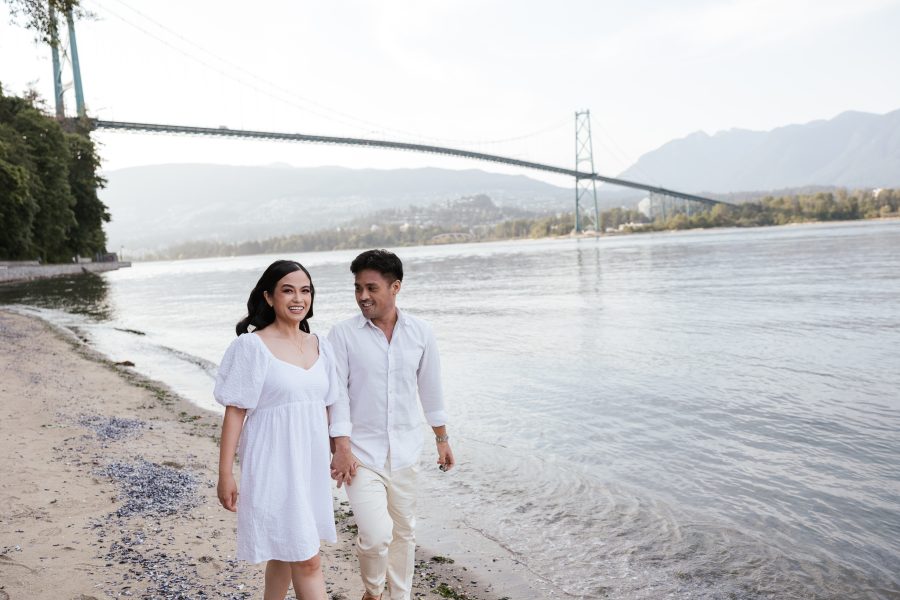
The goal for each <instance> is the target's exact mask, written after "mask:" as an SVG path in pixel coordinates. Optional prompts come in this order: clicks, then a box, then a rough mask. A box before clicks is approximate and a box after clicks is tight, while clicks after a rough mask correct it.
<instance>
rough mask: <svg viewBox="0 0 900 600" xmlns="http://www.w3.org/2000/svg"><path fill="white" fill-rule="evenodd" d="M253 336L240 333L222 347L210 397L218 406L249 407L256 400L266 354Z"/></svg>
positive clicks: (264, 377) (262, 376) (260, 389)
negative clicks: (223, 354) (220, 358)
mask: <svg viewBox="0 0 900 600" xmlns="http://www.w3.org/2000/svg"><path fill="white" fill-rule="evenodd" d="M255 337H256V335H254V334H252V333H245V334H244V335H240V336H238V337H237V339H235V340H234V341H232V342H231V345H230V346H228V349H227V350H225V356H223V357H222V362H221V363H219V370H218V372H217V373H216V386H215V388H214V389H213V397H215V399H216V402H218V403H219V404H221V405H222V406H236V407H238V408H246V409H248V410H252V409H254V408H256V405H257V404H258V403H259V396H260V393H261V392H262V387H263V382H264V381H265V379H266V368H267V367H268V356H267V355H266V354H265V353H264V352H263V350H262V348H261V347H260V344H261V343H262V341H261V340H255V339H253V338H255Z"/></svg>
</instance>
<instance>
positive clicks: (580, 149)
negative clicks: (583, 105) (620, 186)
mask: <svg viewBox="0 0 900 600" xmlns="http://www.w3.org/2000/svg"><path fill="white" fill-rule="evenodd" d="M583 164H584V165H586V166H587V167H588V168H589V169H590V170H589V171H584V170H583V169H582V168H581V166H582V165H583ZM575 172H576V175H575V233H581V232H582V229H583V226H582V222H581V205H582V200H589V199H590V198H588V196H589V195H590V196H593V198H594V230H595V231H596V232H597V233H598V234H599V233H601V230H600V209H599V208H598V207H597V181H596V180H595V179H594V178H593V175H595V174H596V172H595V171H594V144H593V141H592V140H591V111H589V110H584V111H580V112H576V113H575ZM579 173H585V175H587V176H588V177H580V176H579V175H578V174H579Z"/></svg>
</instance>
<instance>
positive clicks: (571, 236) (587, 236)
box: [129, 215, 900, 264]
mask: <svg viewBox="0 0 900 600" xmlns="http://www.w3.org/2000/svg"><path fill="white" fill-rule="evenodd" d="M893 221H900V216H896V215H891V216H887V217H871V218H865V219H835V220H830V221H815V220H810V221H797V222H792V223H782V224H772V225H749V226H739V225H722V226H717V227H686V228H684V229H677V228H676V229H640V230H634V231H607V232H604V233H601V234H598V233H596V232H594V231H590V232H582V233H577V234H576V233H574V232H572V233H566V234H559V235H547V236H542V237H536V238H533V237H510V238H503V239H485V240H466V241H457V242H446V243H439V244H428V243H426V244H403V245H399V246H388V247H390V248H394V249H402V248H440V247H447V246H463V245H479V244H503V243H510V242H512V243H528V242H546V241H562V240H592V239H593V240H600V239H604V238H620V237H627V236H631V235H640V236H646V235H653V234H667V233H686V232H715V231H735V230H737V231H748V230H754V229H771V228H776V227H806V226H810V225H843V224H849V223H882V222H893ZM236 243H237V242H236ZM365 249H366V248H365V247H360V248H331V249H327V250H287V251H281V252H269V253H262V254H223V255H215V256H187V257H181V258H151V259H144V258H140V257H139V258H137V259H135V261H134V262H138V263H154V262H181V261H189V260H220V259H225V258H243V257H247V256H276V255H279V254H285V255H287V254H291V255H294V254H316V253H320V252H360V251H362V250H365ZM129 264H130V263H129Z"/></svg>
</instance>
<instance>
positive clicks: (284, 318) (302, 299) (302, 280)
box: [265, 270, 312, 325]
mask: <svg viewBox="0 0 900 600" xmlns="http://www.w3.org/2000/svg"><path fill="white" fill-rule="evenodd" d="M265 296H266V301H267V302H268V303H269V305H270V306H271V307H272V308H273V309H274V310H275V320H276V321H281V322H284V323H293V324H295V325H299V324H300V322H301V321H302V320H303V319H305V318H306V315H307V313H308V312H309V308H310V305H311V304H312V284H311V283H310V281H309V277H307V276H306V273H304V272H303V271H301V270H297V271H294V272H292V273H288V274H287V275H285V276H284V277H282V278H281V279H280V280H278V283H276V284H275V289H274V290H273V292H272V294H269V292H266V293H265Z"/></svg>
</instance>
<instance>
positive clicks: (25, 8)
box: [4, 0, 89, 44]
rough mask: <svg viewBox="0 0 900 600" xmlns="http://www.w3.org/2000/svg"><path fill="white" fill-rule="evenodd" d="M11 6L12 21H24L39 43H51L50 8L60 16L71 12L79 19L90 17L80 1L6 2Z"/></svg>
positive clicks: (13, 0)
mask: <svg viewBox="0 0 900 600" xmlns="http://www.w3.org/2000/svg"><path fill="white" fill-rule="evenodd" d="M4 1H5V2H6V4H7V5H8V6H9V12H10V15H11V16H12V20H13V21H14V22H15V21H24V25H25V28H26V29H29V30H31V31H32V32H33V33H34V34H35V36H36V37H37V39H38V40H39V41H42V42H45V43H47V44H49V43H50V39H51V35H50V30H51V29H50V27H51V21H50V7H53V10H55V11H56V13H57V17H56V18H57V20H59V19H60V16H59V15H65V14H66V13H67V12H68V11H69V10H71V11H72V12H73V14H75V15H77V16H79V17H85V16H88V15H89V13H87V12H86V11H84V10H82V9H81V7H80V6H79V4H80V2H79V0H4ZM63 18H64V17H63Z"/></svg>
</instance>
